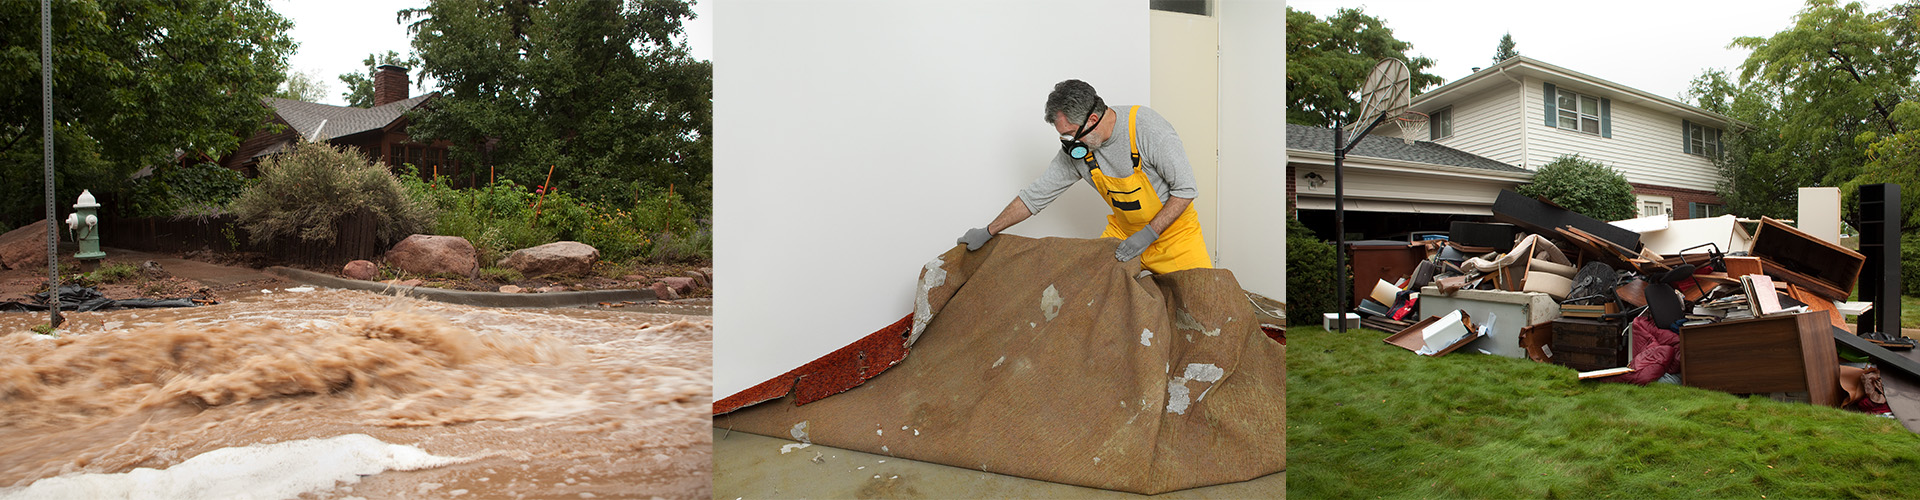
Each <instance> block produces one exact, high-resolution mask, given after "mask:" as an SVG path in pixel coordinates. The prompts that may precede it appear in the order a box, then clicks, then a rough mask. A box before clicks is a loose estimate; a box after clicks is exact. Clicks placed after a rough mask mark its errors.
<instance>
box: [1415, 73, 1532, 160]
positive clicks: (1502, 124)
mask: <svg viewBox="0 0 1920 500" xmlns="http://www.w3.org/2000/svg"><path fill="white" fill-rule="evenodd" d="M1517 99H1518V95H1517V93H1516V92H1515V91H1514V84H1505V85H1498V86H1495V87H1493V88H1492V89H1490V90H1487V91H1483V92H1480V93H1478V94H1474V95H1470V96H1467V97H1466V98H1465V99H1461V100H1459V101H1455V102H1454V103H1453V104H1452V106H1453V136H1452V137H1448V138H1445V139H1441V140H1439V141H1436V144H1439V145H1442V146H1446V147H1450V148H1453V149H1458V150H1461V151H1465V152H1468V153H1473V154H1476V155H1480V156H1484V157H1487V158H1491V159H1493V160H1494V161H1498V162H1500V163H1505V164H1508V165H1516V166H1517V165H1519V164H1520V162H1521V158H1520V151H1521V149H1520V125H1521V124H1520V120H1521V118H1520V116H1521V113H1522V110H1521V109H1520V105H1519V103H1517V102H1516V101H1517ZM1436 111H1437V110H1436Z"/></svg>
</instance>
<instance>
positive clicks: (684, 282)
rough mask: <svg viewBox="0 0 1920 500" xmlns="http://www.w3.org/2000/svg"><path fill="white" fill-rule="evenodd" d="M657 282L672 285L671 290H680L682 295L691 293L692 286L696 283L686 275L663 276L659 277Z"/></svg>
mask: <svg viewBox="0 0 1920 500" xmlns="http://www.w3.org/2000/svg"><path fill="white" fill-rule="evenodd" d="M658 283H666V284H667V286H670V287H673V291H676V292H680V293H681V294H682V295H685V294H689V293H693V289H694V286H695V285H696V283H694V281H693V278H687V277H681V276H668V277H665V278H660V281H658Z"/></svg>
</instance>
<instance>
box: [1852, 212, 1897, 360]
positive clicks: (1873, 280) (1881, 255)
mask: <svg viewBox="0 0 1920 500" xmlns="http://www.w3.org/2000/svg"><path fill="white" fill-rule="evenodd" d="M1859 194H1860V197H1859V199H1860V227H1859V228H1858V229H1860V253H1862V254H1865V255H1866V256H1867V263H1866V265H1865V266H1863V267H1861V268H1860V289H1859V293H1860V300H1865V301H1871V302H1873V310H1871V311H1867V313H1866V314H1862V315H1860V327H1859V328H1858V330H1859V331H1860V332H1861V333H1865V332H1885V333H1887V334H1890V335H1892V336H1895V337H1898V336H1900V224H1901V223H1902V220H1901V218H1900V185H1899V184H1868V185H1865V186H1860V193H1859Z"/></svg>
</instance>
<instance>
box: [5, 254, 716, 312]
mask: <svg viewBox="0 0 1920 500" xmlns="http://www.w3.org/2000/svg"><path fill="white" fill-rule="evenodd" d="M107 252H108V257H107V258H105V259H101V261H100V262H99V263H97V264H93V265H90V266H83V265H82V264H80V263H78V262H75V261H70V260H66V259H63V260H61V276H62V278H61V282H62V283H73V282H80V283H82V284H87V285H90V286H94V287H95V288H96V289H98V290H99V291H100V293H101V294H102V295H105V296H106V297H107V298H110V299H115V300H119V299H131V298H205V299H212V300H216V301H218V300H220V294H221V293H222V292H227V291H234V290H257V289H261V288H273V287H276V286H280V287H284V286H292V285H293V284H292V282H289V281H286V280H282V279H278V278H274V277H272V276H265V275H263V276H262V277H261V278H260V279H254V280H244V281H238V282H234V283H225V284H219V285H215V286H209V285H207V284H205V283H201V282H199V281H195V280H192V279H187V278H183V277H179V276H175V275H174V274H173V273H170V272H168V271H167V270H166V267H165V266H164V265H159V266H154V265H148V264H147V263H148V262H149V261H152V260H154V259H156V258H176V259H184V260H191V261H195V262H204V263H208V264H214V265H219V266H230V267H235V268H245V269H252V270H260V269H265V268H267V267H269V266H276V265H280V266H286V267H292V268H298V269H304V270H308V271H313V272H318V273H324V274H330V275H334V276H342V277H344V276H343V275H342V273H341V270H342V268H343V267H344V266H345V264H346V263H345V262H342V263H340V265H335V266H316V265H301V264H297V263H288V262H281V261H277V260H275V259H273V258H271V257H269V256H267V255H264V254H261V253H257V252H212V251H205V250H201V251H192V252H185V253H174V254H150V253H141V252H126V251H114V250H112V249H108V250H107ZM63 253H67V254H68V255H71V253H70V252H63ZM116 255H117V256H118V257H116ZM156 256H159V257H156ZM117 263H124V264H128V265H132V266H134V268H135V269H137V270H139V271H138V272H136V273H134V274H133V275H132V276H129V277H124V278H120V279H115V280H111V281H106V282H100V281H99V280H92V279H90V277H80V273H81V272H82V271H83V270H92V269H94V268H99V267H106V266H111V265H114V264H117ZM712 266H713V264H712V263H711V262H700V263H668V264H639V263H636V264H618V263H610V262H600V263H596V264H595V265H594V270H593V272H592V273H589V274H585V275H548V276H538V277H531V278H529V277H522V278H521V279H517V280H505V279H496V278H493V277H491V276H481V277H478V278H467V277H461V276H452V275H434V276H420V275H410V274H407V273H404V272H400V271H399V270H397V269H393V268H391V267H386V266H383V267H382V268H381V276H380V277H379V278H378V279H380V280H387V281H392V282H395V283H400V282H405V281H408V280H418V281H419V283H417V284H415V283H408V284H413V285H415V286H424V287H432V288H444V289H449V290H467V291H486V292H497V291H500V288H501V287H502V286H506V285H513V286H518V287H520V288H521V293H541V292H559V291H578V290H619V289H642V288H647V287H648V286H651V285H652V284H653V282H654V281H655V280H656V279H657V278H661V277H685V276H690V275H689V274H688V273H689V272H697V270H699V269H701V268H711V267H712ZM46 282H47V270H46V268H45V267H44V264H42V265H41V266H37V267H33V268H29V269H8V270H0V302H4V301H9V300H18V301H25V302H31V301H32V298H31V297H32V295H33V294H36V293H40V292H44V291H45V290H46ZM712 296H713V289H712V287H710V286H703V287H697V288H695V289H694V291H693V292H692V293H683V294H681V297H682V298H703V297H712Z"/></svg>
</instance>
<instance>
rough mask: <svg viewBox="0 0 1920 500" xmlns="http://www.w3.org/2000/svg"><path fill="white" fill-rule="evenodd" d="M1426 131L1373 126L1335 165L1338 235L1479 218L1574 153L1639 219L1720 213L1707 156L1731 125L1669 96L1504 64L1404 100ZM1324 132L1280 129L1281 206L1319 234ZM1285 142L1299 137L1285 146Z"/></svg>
mask: <svg viewBox="0 0 1920 500" xmlns="http://www.w3.org/2000/svg"><path fill="white" fill-rule="evenodd" d="M1409 109H1410V110H1412V111H1416V112H1420V113H1424V114H1426V115H1427V116H1428V122H1427V125H1426V132H1425V133H1424V134H1422V135H1421V136H1419V137H1414V138H1413V141H1412V142H1411V143H1409V142H1407V141H1404V140H1403V138H1402V137H1401V135H1402V132H1401V130H1400V129H1399V128H1398V127H1396V126H1394V125H1390V124H1383V125H1381V127H1379V128H1377V129H1375V130H1374V131H1373V133H1372V135H1370V136H1368V138H1367V139H1365V140H1364V141H1363V142H1362V144H1361V145H1360V147H1359V148H1357V149H1356V150H1355V151H1354V152H1353V153H1352V154H1350V155H1349V156H1348V158H1347V161H1346V163H1345V166H1346V168H1345V169H1344V171H1345V181H1346V199H1347V204H1346V209H1347V212H1348V215H1347V231H1348V232H1349V233H1361V234H1362V235H1363V236H1364V237H1369V238H1372V237H1385V236H1392V235H1396V234H1398V233H1406V232H1411V231H1420V230H1439V231H1444V230H1446V222H1447V221H1450V220H1488V219H1489V218H1490V216H1491V215H1492V211H1491V207H1492V205H1493V200H1494V197H1495V196H1496V195H1497V194H1498V193H1499V191H1500V190H1501V189H1512V188H1514V187H1517V186H1519V185H1520V184H1524V183H1526V182H1529V181H1530V180H1531V178H1532V172H1533V171H1535V170H1538V169H1539V168H1540V166H1541V165H1545V164H1547V163H1549V162H1552V161H1553V160H1554V159H1556V158H1559V157H1561V156H1564V155H1572V154H1578V155H1580V156H1581V157H1583V158H1586V159H1590V160H1594V161H1598V162H1600V163H1601V164H1604V165H1606V166H1608V167H1612V168H1613V169H1614V170H1616V171H1619V172H1620V173H1621V174H1623V175H1625V176H1626V178H1627V182H1629V183H1630V184H1632V186H1633V192H1634V195H1635V197H1636V198H1637V202H1638V205H1639V211H1640V214H1641V215H1643V216H1645V215H1658V214H1663V213H1664V214H1671V215H1672V216H1673V217H1674V218H1676V219H1687V218H1695V217H1710V216H1718V215H1721V201H1720V198H1719V196H1718V195H1717V194H1715V192H1714V189H1715V187H1716V186H1717V185H1718V184H1719V182H1720V179H1721V176H1720V174H1719V171H1718V170H1717V169H1716V168H1715V167H1714V161H1713V159H1714V158H1716V157H1718V156H1719V154H1720V150H1721V144H1720V135H1721V131H1723V130H1726V129H1727V128H1728V127H1729V126H1731V125H1732V124H1734V123H1736V122H1735V121H1733V120H1732V119H1731V118H1727V117H1726V116H1723V115H1720V114H1718V113H1713V112H1711V111H1707V110H1704V109H1700V108H1698V107H1694V106H1691V105H1688V104H1686V103H1682V102H1679V101H1676V100H1674V99H1670V98H1666V97H1661V96H1657V95H1653V94H1651V93H1648V92H1646V91H1643V90H1639V89H1635V88H1631V87H1627V86H1624V85H1620V84H1618V83H1614V82H1610V81H1607V80H1603V79H1600V78H1596V77H1593V76H1590V75H1587V74H1584V73H1580V72H1577V71H1573V70H1570V69H1566V68H1562V67H1559V66H1555V65H1552V64H1547V63H1544V62H1540V61H1538V60H1534V59H1531V58H1528V57H1524V56H1521V57H1514V58H1510V59H1507V60H1504V61H1501V62H1500V63H1499V64H1495V65H1493V66H1492V67H1489V68H1485V69H1481V70H1479V71H1476V72H1474V73H1473V74H1471V75H1468V76H1467V77H1465V78H1461V79H1459V80H1455V81H1453V82H1449V83H1447V84H1446V85H1442V86H1440V87H1439V88H1436V89H1433V90H1431V91H1428V92H1426V93H1424V94H1421V95H1419V96H1417V97H1414V98H1413V102H1412V104H1411V106H1410V107H1409ZM1332 136H1333V130H1332V129H1325V128H1315V127H1300V126H1294V125H1289V126H1288V130H1287V138H1288V143H1287V150H1288V151H1287V152H1288V163H1287V170H1288V172H1287V173H1288V184H1287V195H1288V199H1289V201H1290V202H1291V204H1293V205H1294V206H1295V207H1296V210H1297V212H1298V215H1299V217H1300V219H1301V221H1302V222H1305V223H1307V224H1308V226H1309V227H1314V228H1316V229H1319V230H1322V231H1330V230H1331V227H1332V222H1331V221H1332V215H1331V214H1332V210H1333V186H1332V184H1331V182H1332V180H1333V178H1334V175H1333V155H1332V151H1333V147H1332V142H1333V141H1332ZM1296 139H1299V140H1298V141H1296Z"/></svg>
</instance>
